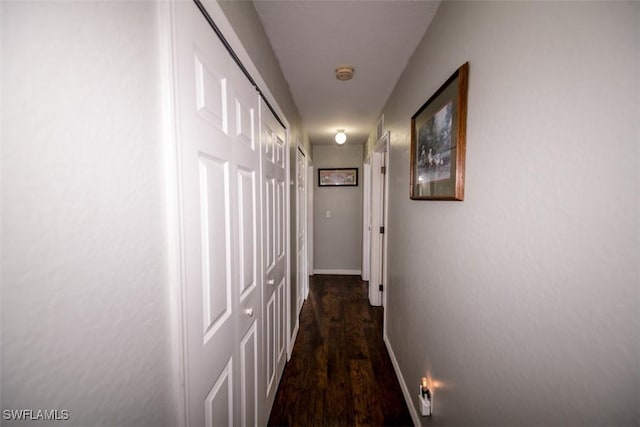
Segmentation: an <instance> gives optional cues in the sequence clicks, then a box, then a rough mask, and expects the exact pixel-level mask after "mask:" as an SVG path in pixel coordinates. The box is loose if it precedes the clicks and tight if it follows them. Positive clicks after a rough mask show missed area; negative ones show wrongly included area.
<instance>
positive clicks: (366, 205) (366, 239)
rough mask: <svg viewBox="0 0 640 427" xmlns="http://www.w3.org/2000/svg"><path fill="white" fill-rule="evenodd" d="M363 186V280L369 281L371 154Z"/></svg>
mask: <svg viewBox="0 0 640 427" xmlns="http://www.w3.org/2000/svg"><path fill="white" fill-rule="evenodd" d="M362 169H363V172H362V175H363V176H364V179H363V187H362V191H363V192H362V273H361V274H362V280H364V281H365V282H366V281H369V279H370V273H371V154H369V155H368V156H367V158H366V159H365V161H364V163H363V168H362Z"/></svg>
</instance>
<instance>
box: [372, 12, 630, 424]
mask: <svg viewBox="0 0 640 427" xmlns="http://www.w3.org/2000/svg"><path fill="white" fill-rule="evenodd" d="M465 61H469V62H470V81H469V112H468V128H467V169H466V172H467V174H466V176H467V183H466V191H465V201H464V202H424V201H411V200H409V139H410V134H409V130H410V126H409V124H410V117H411V116H412V114H413V113H415V111H417V109H418V108H419V107H420V106H421V105H422V104H423V103H424V102H425V101H426V100H427V99H428V98H429V97H430V96H431V94H432V93H433V92H434V91H435V90H436V89H437V88H438V87H439V86H440V85H441V84H442V83H443V82H444V81H445V80H446V79H447V77H449V75H450V74H451V73H452V72H453V71H454V70H455V69H456V68H457V67H458V66H460V65H461V64H463V63H464V62H465ZM639 81H640V3H637V2H630V3H623V2H617V3H610V2H606V3H605V2H601V3H600V2H589V3H587V2H563V3H559V2H558V3H556V2H544V3H542V2H524V3H521V2H517V3H516V2H495V3H494V2H453V1H452V2H444V3H442V5H441V6H440V9H439V11H438V13H437V15H436V17H435V20H434V21H433V23H432V24H431V27H430V28H429V29H428V31H427V33H426V34H425V37H424V39H423V41H422V42H421V43H420V45H419V47H418V49H417V51H416V53H415V54H414V56H413V58H412V59H411V61H410V62H409V64H408V66H407V69H406V70H405V72H404V74H403V76H402V78H401V80H400V81H399V82H398V84H397V86H396V88H395V89H394V92H393V94H392V96H391V98H390V99H389V101H388V103H387V105H386V107H385V109H384V114H385V124H386V127H387V128H388V129H390V130H391V167H390V171H391V175H390V187H391V188H390V190H391V191H390V204H389V206H390V212H389V234H388V235H389V278H390V280H389V286H388V306H387V320H388V323H387V333H388V337H389V340H390V343H391V346H392V349H393V351H394V353H395V355H396V357H397V360H398V362H399V366H400V368H401V371H402V374H403V379H404V380H405V382H406V383H407V385H408V388H409V391H410V392H411V395H412V399H413V403H414V405H415V404H417V397H416V396H415V395H417V393H414V391H415V390H416V387H417V385H418V383H419V379H420V377H422V376H428V377H430V378H431V379H432V380H433V383H434V384H435V386H436V387H435V393H434V394H435V414H434V416H433V418H431V419H429V420H428V421H427V420H425V419H423V420H422V422H423V424H424V425H504V426H506V425H509V426H513V425H524V424H529V425H638V423H640V415H639V405H638V402H639V401H640V390H639V388H640V353H639V340H640V338H639V337H640V312H639V311H640V309H639V301H640V298H639V297H640V295H639V286H640V225H639V222H640V206H639V204H640V202H639V198H640V184H639V181H640V179H639V170H640V153H639V146H640V120H639V118H640V87H639Z"/></svg>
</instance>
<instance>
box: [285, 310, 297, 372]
mask: <svg viewBox="0 0 640 427" xmlns="http://www.w3.org/2000/svg"><path fill="white" fill-rule="evenodd" d="M299 316H300V315H299V314H298V321H297V322H296V325H295V326H294V328H293V332H292V333H291V339H290V340H289V348H287V362H288V361H289V360H291V353H293V347H294V346H295V345H296V340H297V339H298V331H299V330H300V317H299Z"/></svg>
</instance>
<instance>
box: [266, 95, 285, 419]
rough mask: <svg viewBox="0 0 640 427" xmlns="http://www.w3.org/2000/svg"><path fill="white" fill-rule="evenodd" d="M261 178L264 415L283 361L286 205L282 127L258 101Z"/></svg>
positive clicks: (283, 134) (274, 392)
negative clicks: (259, 105)
mask: <svg viewBox="0 0 640 427" xmlns="http://www.w3.org/2000/svg"><path fill="white" fill-rule="evenodd" d="M260 111H261V116H260V117H261V134H260V146H261V151H262V177H263V193H262V197H263V224H264V227H263V229H264V237H263V256H264V262H263V264H264V283H265V285H264V292H263V298H264V301H263V304H264V310H265V312H264V350H265V354H264V362H265V377H264V380H265V383H264V387H263V388H262V389H263V390H264V392H265V400H266V410H265V422H266V416H267V415H268V412H269V411H270V409H271V406H272V405H273V401H274V398H275V395H276V391H277V387H278V383H279V381H280V376H281V375H282V371H283V370H284V365H285V361H286V352H285V349H286V342H287V334H286V331H287V325H286V309H287V304H286V293H285V291H286V289H287V286H286V271H287V268H286V267H287V251H286V248H287V240H286V239H287V230H286V227H285V225H286V221H285V220H286V215H287V206H286V199H285V194H286V193H285V191H286V187H285V184H286V173H285V167H286V155H287V143H286V133H285V129H284V127H283V126H282V125H281V124H280V123H279V122H278V121H277V120H276V118H275V117H274V116H273V114H272V113H271V111H270V110H269V109H268V108H267V107H266V105H265V104H264V103H261V107H260Z"/></svg>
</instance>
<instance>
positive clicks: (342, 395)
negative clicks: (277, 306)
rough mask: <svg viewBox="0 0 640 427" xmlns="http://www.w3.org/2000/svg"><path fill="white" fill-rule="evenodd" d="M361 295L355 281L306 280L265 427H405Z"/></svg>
mask: <svg viewBox="0 0 640 427" xmlns="http://www.w3.org/2000/svg"><path fill="white" fill-rule="evenodd" d="M367 295H368V294H367V283H366V282H363V281H362V280H360V278H359V277H358V276H328V275H316V276H313V277H312V278H311V280H310V290H309V298H308V299H307V301H306V302H305V303H304V306H303V308H302V312H301V314H300V330H299V332H298V338H297V340H296V344H295V346H294V348H293V353H292V355H291V360H290V361H289V362H288V363H287V366H286V367H285V370H284V374H283V377H282V380H281V382H280V387H279V389H278V393H277V395H276V398H275V402H274V404H273V409H272V410H271V416H270V418H269V425H270V426H383V425H396V426H410V425H413V423H412V421H411V416H410V415H409V411H408V409H407V405H406V403H405V401H404V398H403V396H402V391H401V389H400V384H399V383H398V380H397V378H396V375H395V372H394V370H393V366H392V364H391V359H389V354H388V353H387V349H386V347H385V345H384V342H383V341H382V308H381V307H371V306H370V305H369V300H368V296H367Z"/></svg>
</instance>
